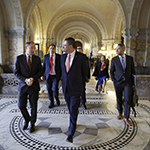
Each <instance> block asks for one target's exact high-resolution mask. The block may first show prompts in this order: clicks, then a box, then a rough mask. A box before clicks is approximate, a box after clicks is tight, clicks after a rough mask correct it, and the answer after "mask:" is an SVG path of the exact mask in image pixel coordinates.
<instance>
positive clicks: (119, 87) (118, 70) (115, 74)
mask: <svg viewBox="0 0 150 150" xmlns="http://www.w3.org/2000/svg"><path fill="white" fill-rule="evenodd" d="M124 51H125V45H124V44H122V43H120V44H118V46H117V48H116V53H117V54H118V56H116V57H113V58H112V61H111V68H110V75H111V79H112V81H113V83H114V87H115V91H116V97H117V109H118V112H119V115H118V116H117V118H118V119H119V120H121V119H122V118H123V115H122V113H123V100H122V97H123V96H124V101H125V102H124V121H125V123H126V124H127V125H132V124H131V122H130V121H129V117H130V105H131V102H132V86H133V75H135V67H134V61H133V57H131V56H129V55H126V54H124Z"/></svg>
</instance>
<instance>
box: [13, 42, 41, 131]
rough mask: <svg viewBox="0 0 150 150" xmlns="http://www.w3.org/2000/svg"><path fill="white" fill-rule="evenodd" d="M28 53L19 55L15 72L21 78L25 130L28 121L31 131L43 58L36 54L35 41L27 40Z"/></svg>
mask: <svg viewBox="0 0 150 150" xmlns="http://www.w3.org/2000/svg"><path fill="white" fill-rule="evenodd" d="M25 49H26V53H25V54H22V55H19V56H17V58H16V62H15V67H14V74H15V76H16V77H17V78H18V79H19V85H18V107H19V109H20V111H21V113H22V115H23V117H24V119H25V122H24V125H23V130H25V129H27V128H28V123H29V122H31V126H30V128H29V132H30V133H32V132H34V131H35V128H34V124H35V122H36V118H37V101H38V97H39V90H40V86H39V81H38V79H39V78H40V77H41V76H42V66H41V60H40V58H39V57H38V56H35V55H34V52H35V44H34V42H32V41H30V42H26V44H25ZM27 98H29V102H30V107H31V116H30V115H29V113H28V111H27V108H26V106H27Z"/></svg>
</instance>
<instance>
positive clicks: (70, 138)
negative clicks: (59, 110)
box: [66, 135, 73, 143]
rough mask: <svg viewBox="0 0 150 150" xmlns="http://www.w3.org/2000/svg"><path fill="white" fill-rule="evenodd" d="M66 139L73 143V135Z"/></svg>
mask: <svg viewBox="0 0 150 150" xmlns="http://www.w3.org/2000/svg"><path fill="white" fill-rule="evenodd" d="M66 141H67V142H70V143H73V136H72V135H68V137H67V139H66Z"/></svg>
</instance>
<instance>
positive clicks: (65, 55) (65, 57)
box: [63, 53, 67, 72]
mask: <svg viewBox="0 0 150 150" xmlns="http://www.w3.org/2000/svg"><path fill="white" fill-rule="evenodd" d="M66 59H67V53H66V54H64V60H63V61H64V62H63V66H64V70H65V71H66V64H65V62H66ZM66 72H67V71H66Z"/></svg>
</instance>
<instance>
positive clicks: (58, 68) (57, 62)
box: [43, 53, 61, 80]
mask: <svg viewBox="0 0 150 150" xmlns="http://www.w3.org/2000/svg"><path fill="white" fill-rule="evenodd" d="M55 56H56V57H55V71H56V78H57V79H58V80H60V77H61V66H60V55H59V54H57V53H55ZM49 71H50V54H47V55H45V56H44V60H43V72H45V80H48V77H49Z"/></svg>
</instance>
